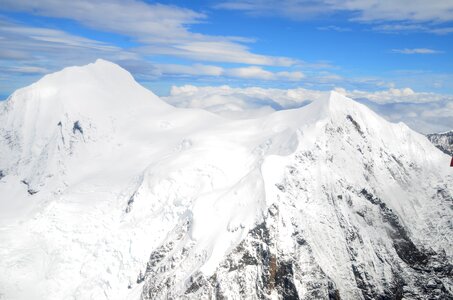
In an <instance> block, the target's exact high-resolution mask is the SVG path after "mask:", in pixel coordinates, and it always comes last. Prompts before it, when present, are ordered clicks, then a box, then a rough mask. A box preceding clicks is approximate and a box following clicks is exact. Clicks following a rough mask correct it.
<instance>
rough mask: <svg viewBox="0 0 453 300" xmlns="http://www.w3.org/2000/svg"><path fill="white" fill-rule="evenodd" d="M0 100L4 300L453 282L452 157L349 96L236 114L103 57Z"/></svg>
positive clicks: (406, 291)
mask: <svg viewBox="0 0 453 300" xmlns="http://www.w3.org/2000/svg"><path fill="white" fill-rule="evenodd" d="M0 105H1V106H0V170H1V174H2V175H0V177H1V178H0V244H1V245H2V246H1V247H0V270H2V272H1V273H0V298H1V297H4V298H5V299H30V298H33V299H67V298H69V299H72V298H73V299H140V298H144V299H148V298H149V299H167V298H178V299H179V298H190V299H192V298H193V299H215V298H219V299H220V298H222V297H224V298H227V299H243V298H247V299H263V298H274V299H278V298H285V299H288V298H291V297H292V298H293V299H297V298H304V299H319V298H329V297H330V298H332V299H338V297H341V298H342V299H372V298H375V299H376V298H379V297H378V296H388V297H397V296H398V295H404V296H405V297H406V298H416V297H420V298H423V297H437V296H439V297H447V298H448V297H451V296H452V288H453V285H452V280H451V274H452V273H451V272H452V267H451V262H452V255H453V253H452V249H453V248H452V247H451V246H452V238H451V236H452V232H453V230H452V224H451V220H452V216H453V214H452V209H451V204H452V203H451V202H452V201H453V200H452V195H453V186H452V184H451V183H452V182H453V181H452V179H453V178H452V173H451V170H450V169H449V168H448V165H449V157H448V156H447V155H445V154H443V153H441V152H440V151H437V150H436V148H435V147H434V146H433V145H431V143H430V142H429V141H428V140H427V139H426V138H425V137H424V136H422V135H420V134H418V133H415V132H413V131H411V130H410V129H409V128H408V127H407V126H405V125H404V124H391V123H388V122H387V121H385V120H384V119H382V118H381V117H379V116H378V115H376V114H375V113H373V112H372V111H371V110H369V109H368V108H367V107H365V106H363V105H361V104H358V103H356V102H354V101H352V100H350V99H347V98H345V97H343V96H341V95H340V94H337V93H335V92H332V93H331V94H330V97H328V98H327V97H326V98H324V99H319V100H317V101H315V102H313V103H311V104H309V105H307V106H305V107H303V108H300V109H294V110H287V111H279V112H275V113H272V114H269V115H266V116H263V117H260V118H258V119H250V120H227V119H224V118H222V117H220V116H217V115H214V114H211V113H209V112H207V111H204V110H193V109H178V108H174V107H172V106H170V105H168V104H166V103H164V102H163V101H161V100H160V99H159V98H158V97H157V96H155V95H154V94H153V93H151V92H150V91H148V90H146V89H145V88H143V87H141V86H140V85H138V84H137V83H136V82H135V81H134V79H133V78H132V76H131V75H130V74H129V73H128V72H127V71H125V70H123V69H122V68H120V67H119V66H117V65H115V64H113V63H110V62H107V61H103V60H98V61H96V63H93V64H89V65H87V66H83V67H71V68H66V69H64V70H62V71H60V72H57V73H54V74H51V75H47V76H45V77H44V78H43V79H41V80H40V81H38V82H37V83H35V84H33V85H31V86H29V87H26V88H23V89H20V90H18V91H16V92H15V93H14V94H13V95H11V97H10V98H9V99H8V101H6V102H5V103H1V104H0Z"/></svg>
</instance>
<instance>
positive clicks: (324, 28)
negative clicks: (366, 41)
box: [316, 25, 352, 32]
mask: <svg viewBox="0 0 453 300" xmlns="http://www.w3.org/2000/svg"><path fill="white" fill-rule="evenodd" d="M316 29H318V30H322V31H337V32H347V31H352V29H351V28H347V27H340V26H335V25H329V26H320V27H317V28H316Z"/></svg>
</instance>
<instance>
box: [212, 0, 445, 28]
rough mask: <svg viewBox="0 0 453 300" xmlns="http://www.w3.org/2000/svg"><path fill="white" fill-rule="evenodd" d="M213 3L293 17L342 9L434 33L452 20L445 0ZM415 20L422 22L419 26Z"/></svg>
mask: <svg viewBox="0 0 453 300" xmlns="http://www.w3.org/2000/svg"><path fill="white" fill-rule="evenodd" d="M215 7H217V8H219V9H230V10H240V11H244V12H246V13H248V14H251V15H265V16H275V15H280V16H282V17H286V18H290V19H294V20H305V19H311V18H315V17H319V16H323V15H333V14H336V13H338V12H346V13H349V14H350V15H351V21H358V22H368V23H375V22H398V23H394V24H392V26H393V29H392V30H393V31H395V30H408V29H410V30H414V29H416V28H415V27H416V26H419V28H418V29H422V31H425V32H432V33H437V34H447V33H451V32H452V30H451V28H441V27H438V24H439V23H444V22H451V21H453V2H452V1H449V0H447V1H425V0H398V1H394V0H320V1H311V0H241V1H239V0H231V1H226V2H223V3H221V4H218V5H216V6H215ZM408 23H409V24H408ZM416 23H423V24H424V25H423V28H422V26H420V25H418V24H416ZM428 23H429V24H428ZM436 24H437V25H436ZM384 26H385V25H384ZM398 27H399V28H398ZM330 29H331V30H335V28H330ZM381 29H384V30H386V29H387V30H388V29H389V28H385V27H383V28H381Z"/></svg>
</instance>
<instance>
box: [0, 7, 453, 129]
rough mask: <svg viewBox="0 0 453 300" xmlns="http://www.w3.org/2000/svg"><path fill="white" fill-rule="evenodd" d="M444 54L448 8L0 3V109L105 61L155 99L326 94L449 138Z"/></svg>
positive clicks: (449, 90)
mask: <svg viewBox="0 0 453 300" xmlns="http://www.w3.org/2000/svg"><path fill="white" fill-rule="evenodd" d="M452 53H453V0H437V1H436V0H434V1H425V0H393V1H391V0H362V1H359V0H321V1H305V0H302V1H298V0H287V1H284V0H280V1H278V0H275V1H274V0H269V1H266V0H263V1H257V0H248V1H223V2H222V1H208V0H206V1H200V0H187V1H160V2H155V1H132V0H123V1H119V0H99V1H91V0H79V1H75V0H74V1H58V0H41V1H22V0H0V68H1V72H0V98H6V97H7V96H8V95H9V94H10V93H11V92H13V91H14V90H15V89H17V88H19V87H22V86H25V85H28V84H30V83H32V82H34V81H36V80H37V79H39V78H40V77H41V76H43V75H44V74H46V73H49V72H53V71H56V70H59V69H61V68H63V67H65V66H70V65H81V64H86V63H89V62H92V61H94V60H95V59H96V58H104V59H107V60H111V61H114V62H116V63H118V64H120V65H121V66H123V67H125V68H126V69H128V70H129V71H130V72H131V73H132V74H133V75H134V76H135V77H136V79H137V80H139V81H140V82H141V83H142V84H143V85H145V86H147V87H148V88H150V89H152V90H153V91H154V92H155V93H157V94H158V95H168V94H169V93H170V89H171V87H172V86H181V85H194V86H219V85H228V86H230V87H233V88H248V87H261V88H266V89H268V88H276V89H296V88H305V89H310V90H316V91H327V90H331V89H335V88H337V89H343V90H344V91H345V92H346V93H347V94H349V95H354V96H356V97H359V96H360V98H361V99H362V100H363V101H368V100H370V101H371V102H372V104H376V105H380V106H379V107H380V109H383V108H384V107H383V106H382V105H384V106H385V111H386V113H387V115H389V114H390V113H393V112H394V116H393V117H394V119H395V120H398V118H399V116H400V115H401V113H402V112H404V113H405V114H408V115H409V113H410V116H411V117H412V118H415V119H416V118H421V115H420V113H421V112H423V111H424V110H425V109H428V107H436V109H440V112H439V113H440V116H441V118H443V119H442V120H440V121H439V122H440V124H441V126H437V127H436V126H434V127H433V126H431V128H429V129H428V128H426V129H423V128H418V129H419V130H421V131H424V130H432V129H438V130H440V129H443V128H448V127H449V126H450V128H453V121H452V120H453V108H452V107H451V106H452V105H451V101H452V99H453V96H452V95H453V54H452ZM376 95H383V97H384V98H385V101H381V100H379V99H377V98H376ZM373 97H374V98H373ZM373 99H375V100H373ZM384 102H385V103H384ZM395 103H396V104H397V105H394V104H395ZM414 107H415V108H414ZM430 116H431V118H433V113H432V112H431V115H430ZM434 117H435V114H434ZM400 119H401V120H403V118H400ZM430 122H432V121H430ZM434 125H436V124H434Z"/></svg>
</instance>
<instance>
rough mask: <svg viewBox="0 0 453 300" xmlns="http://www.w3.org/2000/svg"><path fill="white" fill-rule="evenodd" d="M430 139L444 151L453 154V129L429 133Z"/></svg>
mask: <svg viewBox="0 0 453 300" xmlns="http://www.w3.org/2000/svg"><path fill="white" fill-rule="evenodd" d="M427 137H428V139H429V140H430V141H431V143H433V144H434V145H435V146H436V147H437V148H439V149H440V150H441V151H442V152H444V153H446V154H448V155H450V156H453V130H451V131H447V132H443V133H433V134H428V135H427Z"/></svg>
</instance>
